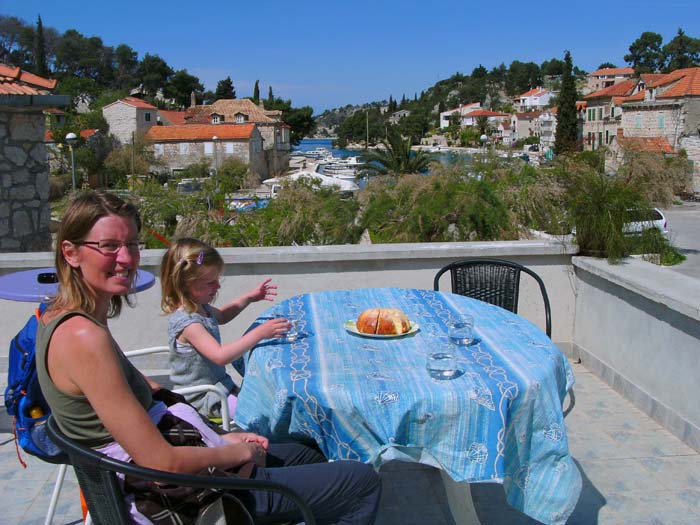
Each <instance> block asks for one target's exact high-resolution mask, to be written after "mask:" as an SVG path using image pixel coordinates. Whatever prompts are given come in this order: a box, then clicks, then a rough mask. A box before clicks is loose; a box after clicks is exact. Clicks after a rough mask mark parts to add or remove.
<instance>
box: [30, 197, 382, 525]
mask: <svg viewBox="0 0 700 525" xmlns="http://www.w3.org/2000/svg"><path fill="white" fill-rule="evenodd" d="M140 226H141V221H140V218H139V215H138V212H137V210H136V208H135V207H134V206H133V205H132V204H129V203H126V202H124V201H123V200H121V199H120V198H118V197H116V196H114V195H112V194H109V193H97V192H88V193H84V194H81V195H79V196H78V197H77V198H76V199H75V200H74V201H73V202H72V203H71V204H70V206H69V207H68V209H67V210H66V212H65V214H64V216H63V219H62V221H61V225H60V227H59V231H58V235H57V239H56V261H55V262H56V273H57V275H58V279H59V290H58V294H57V296H56V297H55V299H54V300H53V301H52V303H51V305H50V306H49V308H48V309H47V311H46V312H45V313H44V315H43V316H42V318H41V322H40V323H39V329H38V332H37V353H36V355H37V370H38V376H39V381H40V383H41V387H42V391H43V393H44V395H45V397H46V399H47V402H48V403H49V406H50V407H51V410H52V412H53V415H54V417H55V418H56V421H57V423H58V425H59V427H60V428H61V430H62V431H63V432H64V433H65V434H66V435H67V436H68V437H70V438H72V439H74V440H76V441H78V442H80V443H82V444H84V445H87V446H90V447H93V448H95V449H98V450H100V451H102V452H103V453H106V454H108V455H110V456H112V457H116V458H119V459H127V460H128V459H131V460H133V461H134V463H136V464H138V465H142V466H144V467H150V468H154V469H159V470H165V471H169V472H180V473H199V472H201V471H203V470H204V469H206V468H209V467H216V468H219V469H225V470H234V471H239V472H241V473H242V472H243V471H245V472H246V474H247V475H249V476H250V477H252V478H260V479H270V480H273V481H277V482H279V483H282V484H285V485H288V486H289V487H291V488H292V489H294V490H295V491H297V492H298V493H299V494H300V495H301V496H302V497H303V498H304V499H305V500H306V501H307V502H308V503H309V504H310V506H311V508H312V510H313V512H314V515H315V516H316V518H317V520H318V521H319V522H320V523H336V522H337V523H373V521H374V517H375V515H376V511H377V506H378V503H379V496H380V492H381V489H380V484H379V478H378V476H377V475H376V473H375V472H374V471H373V470H372V469H371V468H370V467H368V466H367V465H364V464H360V463H355V462H344V461H340V462H334V463H326V462H325V459H324V458H323V457H322V456H321V454H320V453H318V451H316V450H314V449H312V448H309V447H305V446H303V445H300V444H291V443H287V444H269V443H268V441H267V439H266V438H264V437H262V436H257V435H255V434H250V433H229V434H225V435H222V436H219V435H218V434H217V433H214V432H211V429H209V428H208V427H207V426H206V425H204V424H203V422H202V420H201V418H199V416H198V415H197V413H196V411H195V410H194V409H192V408H191V407H189V406H188V405H185V404H182V403H178V404H175V405H173V406H171V407H166V405H165V404H164V403H162V402H160V401H154V398H153V394H154V392H156V391H157V390H158V388H159V386H158V385H157V384H155V383H152V382H149V381H148V380H147V379H146V378H145V377H144V376H143V375H142V374H141V373H140V372H139V371H138V370H137V369H136V368H135V367H134V366H133V365H131V363H130V362H129V361H128V360H127V359H126V358H125V357H124V355H123V354H122V352H121V350H120V349H119V346H118V345H117V343H116V342H115V340H114V339H113V337H112V334H111V333H110V331H109V327H108V319H109V318H110V317H114V316H116V315H118V314H119V312H120V310H121V306H122V297H123V296H126V295H127V294H128V293H129V290H130V289H131V287H132V282H133V279H134V276H135V274H136V269H137V267H138V263H139V244H138V235H139V230H140ZM127 302H128V301H127ZM188 424H189V425H191V426H193V427H195V428H196V429H197V430H198V431H199V433H200V434H201V442H203V443H204V444H205V445H206V446H186V445H183V446H173V444H171V442H170V441H168V440H166V439H165V437H164V433H165V434H168V435H169V433H168V430H169V429H170V428H171V427H172V426H177V425H188ZM176 434H177V433H176ZM196 444H198V443H195V445H196ZM199 444H201V443H199ZM244 466H246V468H245V469H243V468H242V467H244ZM248 467H250V468H248ZM140 498H141V496H140V495H139V494H136V503H135V504H132V505H131V508H130V511H131V513H132V516H133V518H134V520H135V521H136V522H138V523H148V521H147V520H146V519H144V514H143V513H147V514H148V511H147V510H146V509H148V505H147V504H145V503H143V500H142V499H140ZM249 499H250V503H249V506H250V507H251V508H250V510H251V511H252V512H253V514H254V516H255V518H256V521H259V522H274V521H280V520H294V519H299V518H300V516H299V514H298V511H297V510H296V509H295V508H294V505H293V503H291V502H290V501H288V500H287V499H286V498H282V497H279V496H277V495H275V494H273V493H269V492H257V491H256V492H252V493H251V494H250V497H249ZM142 503H143V504H142ZM154 514H155V512H154V513H153V514H148V515H146V516H145V517H146V518H149V519H150V518H151V517H153V515H154Z"/></svg>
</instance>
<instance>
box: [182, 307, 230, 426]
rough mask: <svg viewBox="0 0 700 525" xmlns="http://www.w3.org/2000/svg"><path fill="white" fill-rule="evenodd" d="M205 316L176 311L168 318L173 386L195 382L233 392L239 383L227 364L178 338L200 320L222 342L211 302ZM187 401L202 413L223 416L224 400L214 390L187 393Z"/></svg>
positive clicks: (193, 383) (191, 384) (228, 392)
mask: <svg viewBox="0 0 700 525" xmlns="http://www.w3.org/2000/svg"><path fill="white" fill-rule="evenodd" d="M204 310H205V311H206V312H207V315H206V316H203V315H200V314H198V313H196V312H195V313H191V314H190V313H187V312H185V311H184V310H176V311H175V312H173V313H172V314H171V315H170V317H169V318H168V346H169V347H170V380H171V381H172V383H173V388H182V387H186V386H193V385H217V386H218V387H219V388H220V389H222V390H224V391H226V393H227V394H232V393H233V392H234V391H235V388H236V384H235V383H234V382H233V379H231V377H230V376H229V375H228V374H227V373H226V367H225V366H223V365H217V364H216V363H213V362H211V361H210V360H209V359H207V358H206V357H204V356H203V355H202V354H200V353H199V352H198V351H197V350H196V349H195V348H194V347H193V346H192V345H190V344H183V343H180V342H179V341H178V340H177V337H178V336H179V335H180V334H181V333H182V331H183V330H184V329H185V328H186V327H188V326H189V325H191V324H192V323H199V324H201V325H203V326H204V328H206V330H207V332H209V333H210V334H211V335H212V337H213V338H214V339H216V340H217V341H218V342H219V344H221V334H220V333H219V323H218V321H217V320H216V318H215V317H214V316H213V314H212V312H211V309H210V307H209V305H204ZM185 397H186V398H187V400H188V401H189V402H190V403H192V405H193V406H194V407H195V408H196V409H197V410H198V411H199V412H200V413H201V414H203V415H205V416H208V417H221V401H220V398H219V397H218V396H217V395H216V394H214V393H213V392H198V393H195V394H186V395H185Z"/></svg>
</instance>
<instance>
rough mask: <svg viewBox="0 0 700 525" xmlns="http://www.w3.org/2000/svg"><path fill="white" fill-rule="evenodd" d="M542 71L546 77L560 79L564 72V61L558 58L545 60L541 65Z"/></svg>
mask: <svg viewBox="0 0 700 525" xmlns="http://www.w3.org/2000/svg"><path fill="white" fill-rule="evenodd" d="M540 71H542V75H544V76H548V77H560V76H561V75H562V73H563V72H564V61H563V60H560V59H558V58H552V59H551V60H545V61H544V62H542V64H541V65H540Z"/></svg>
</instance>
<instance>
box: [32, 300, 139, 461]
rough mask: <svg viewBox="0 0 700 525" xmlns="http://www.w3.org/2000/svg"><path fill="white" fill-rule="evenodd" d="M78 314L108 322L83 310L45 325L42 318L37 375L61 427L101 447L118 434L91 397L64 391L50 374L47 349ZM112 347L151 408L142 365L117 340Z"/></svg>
mask: <svg viewBox="0 0 700 525" xmlns="http://www.w3.org/2000/svg"><path fill="white" fill-rule="evenodd" d="M74 315H81V316H83V317H86V318H87V319H90V320H91V321H92V322H93V323H95V324H97V325H99V326H101V327H103V326H104V325H103V324H101V323H100V322H99V321H98V320H97V319H95V318H94V317H92V316H91V315H88V314H86V313H84V312H79V311H72V312H65V313H63V314H61V315H59V316H58V317H56V318H54V319H52V320H51V321H50V322H49V323H48V324H46V325H44V323H43V321H40V322H39V324H38V328H37V337H36V369H37V376H38V378H39V384H40V385H41V391H42V393H43V394H44V397H45V398H46V401H47V403H48V404H49V406H50V407H51V413H52V414H53V416H54V418H55V419H56V422H57V423H58V426H59V428H60V429H61V431H62V432H63V433H64V434H65V435H66V436H68V437H69V438H71V439H74V440H76V441H77V442H79V443H81V444H83V445H85V446H88V447H93V448H95V447H101V446H103V445H106V444H107V443H111V442H113V441H114V438H113V437H112V436H111V434H110V433H109V432H108V431H107V429H106V428H105V427H104V425H103V424H102V422H101V421H100V419H99V418H98V417H97V414H96V413H95V411H94V410H93V408H92V406H91V405H90V402H89V401H88V399H87V398H86V397H85V396H83V395H79V396H75V395H70V394H66V393H64V392H61V391H60V390H59V389H58V388H56V385H55V384H54V382H53V381H52V380H51V377H49V374H48V369H47V353H48V347H49V341H50V340H51V337H52V336H53V333H54V331H55V330H56V328H57V327H58V325H59V324H61V323H62V322H63V321H65V320H66V319H68V318H69V317H72V316H74ZM112 350H113V351H114V353H115V355H116V356H117V359H118V361H119V364H120V366H121V368H122V370H123V372H124V377H125V378H126V381H127V383H128V384H129V387H131V390H132V392H133V393H134V395H135V396H136V399H138V401H139V403H141V406H143V408H144V409H146V410H148V408H149V407H150V406H151V404H152V402H153V397H152V395H151V387H150V385H149V384H148V382H147V381H146V379H145V378H144V377H143V375H142V374H141V373H140V372H139V371H138V369H137V368H136V367H135V366H134V365H133V364H131V362H130V361H129V360H128V359H127V358H126V356H125V355H124V354H123V353H122V351H121V350H120V349H119V347H118V346H117V345H116V343H114V344H113V346H112Z"/></svg>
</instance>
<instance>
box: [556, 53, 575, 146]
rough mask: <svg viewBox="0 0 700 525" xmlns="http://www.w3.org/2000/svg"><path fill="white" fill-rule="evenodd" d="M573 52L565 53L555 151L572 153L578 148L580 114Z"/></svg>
mask: <svg viewBox="0 0 700 525" xmlns="http://www.w3.org/2000/svg"><path fill="white" fill-rule="evenodd" d="M572 70H573V66H572V63H571V53H569V52H568V51H567V52H566V54H565V55H564V72H563V74H562V76H561V91H560V92H559V109H558V111H557V131H556V138H555V139H554V153H556V154H557V155H561V154H562V153H572V152H574V151H576V150H577V149H578V116H577V115H576V84H575V81H574V77H573V74H572Z"/></svg>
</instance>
